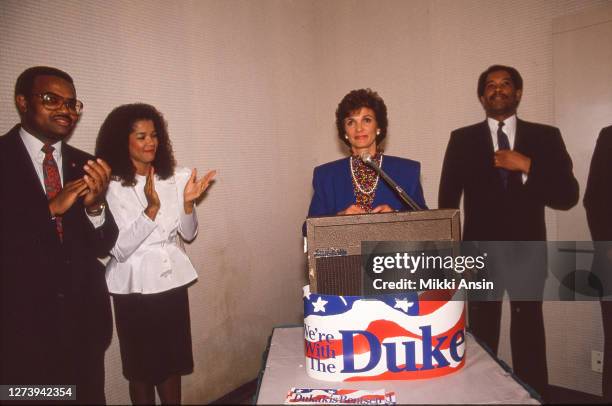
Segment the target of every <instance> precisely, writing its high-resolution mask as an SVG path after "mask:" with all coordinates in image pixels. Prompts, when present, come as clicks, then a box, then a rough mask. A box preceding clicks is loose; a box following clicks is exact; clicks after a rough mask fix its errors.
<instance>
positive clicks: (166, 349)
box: [113, 287, 193, 385]
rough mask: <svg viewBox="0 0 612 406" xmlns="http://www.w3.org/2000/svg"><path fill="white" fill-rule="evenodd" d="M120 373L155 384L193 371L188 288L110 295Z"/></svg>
mask: <svg viewBox="0 0 612 406" xmlns="http://www.w3.org/2000/svg"><path fill="white" fill-rule="evenodd" d="M113 304H114V308H115V321H116V324H117V335H118V336H119V349H120V350H121V363H122V364H123V375H124V376H125V377H126V378H127V379H128V380H130V381H138V382H145V383H149V384H153V385H157V384H159V383H161V382H163V381H164V380H166V379H167V378H168V377H169V376H170V375H187V374H190V373H191V372H193V353H192V350H191V326H190V324H191V323H190V320H189V299H188V297H187V287H180V288H177V289H173V290H169V291H167V292H161V293H154V294H147V295H143V294H140V293H133V294H129V295H117V294H115V295H113Z"/></svg>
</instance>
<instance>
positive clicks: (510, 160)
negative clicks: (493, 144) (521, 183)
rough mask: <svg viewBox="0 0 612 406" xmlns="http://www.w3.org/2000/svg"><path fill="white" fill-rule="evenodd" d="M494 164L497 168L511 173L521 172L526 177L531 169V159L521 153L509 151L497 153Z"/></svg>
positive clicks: (503, 150)
mask: <svg viewBox="0 0 612 406" xmlns="http://www.w3.org/2000/svg"><path fill="white" fill-rule="evenodd" d="M493 163H494V166H495V167H496V168H503V169H507V170H509V171H521V172H523V173H524V174H525V175H528V174H529V170H530V169H531V158H529V157H526V156H525V155H523V154H521V153H520V152H516V151H512V150H509V149H500V150H498V151H495V157H494V160H493Z"/></svg>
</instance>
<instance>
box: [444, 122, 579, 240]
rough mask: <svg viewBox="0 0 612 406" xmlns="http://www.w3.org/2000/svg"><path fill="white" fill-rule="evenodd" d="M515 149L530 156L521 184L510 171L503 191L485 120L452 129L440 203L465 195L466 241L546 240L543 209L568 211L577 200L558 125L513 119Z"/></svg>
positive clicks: (449, 203) (451, 203)
mask: <svg viewBox="0 0 612 406" xmlns="http://www.w3.org/2000/svg"><path fill="white" fill-rule="evenodd" d="M514 150H515V151H518V152H520V153H522V154H523V155H526V156H527V157H529V158H531V169H530V173H529V176H528V178H527V181H526V182H525V184H522V182H521V175H520V173H519V172H513V173H512V175H511V176H510V179H509V182H508V188H507V189H505V188H504V187H503V184H502V180H501V176H500V174H499V171H498V170H497V169H496V168H494V167H493V154H494V151H493V142H492V140H491V133H490V131H489V127H488V125H487V122H486V121H483V122H481V123H478V124H475V125H471V126H469V127H464V128H460V129H458V130H455V131H453V132H452V133H451V136H450V141H449V143H448V147H447V149H446V155H445V157H444V165H443V167H442V175H441V179H440V190H439V194H438V205H439V207H440V208H459V202H460V199H461V195H462V194H463V199H464V202H463V207H464V222H465V225H464V234H463V239H464V240H473V241H485V240H489V241H529V240H542V241H543V240H546V225H545V222H544V207H546V206H548V207H551V208H554V209H560V210H567V209H569V208H571V207H572V206H574V205H575V204H576V203H577V201H578V182H577V181H576V178H574V175H573V172H572V160H571V158H570V157H569V155H568V153H567V151H566V149H565V144H564V143H563V139H562V138H561V133H560V132H559V130H558V129H557V128H554V127H550V126H547V125H542V124H535V123H529V122H526V121H523V120H517V124H516V137H515V141H514Z"/></svg>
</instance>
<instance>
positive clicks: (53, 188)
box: [42, 144, 64, 241]
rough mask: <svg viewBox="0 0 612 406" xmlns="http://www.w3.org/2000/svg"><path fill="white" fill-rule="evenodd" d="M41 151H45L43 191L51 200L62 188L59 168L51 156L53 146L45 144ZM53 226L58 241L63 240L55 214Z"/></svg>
mask: <svg viewBox="0 0 612 406" xmlns="http://www.w3.org/2000/svg"><path fill="white" fill-rule="evenodd" d="M42 151H43V152H44V153H45V159H43V174H44V178H45V192H46V193H47V199H49V200H51V199H53V198H54V197H55V196H57V194H58V193H59V192H60V190H62V180H61V178H60V174H59V169H58V168H57V162H55V158H53V151H55V148H53V147H52V146H51V145H48V144H45V145H43V147H42ZM55 228H56V230H57V235H58V236H59V239H60V241H63V240H64V227H63V226H62V218H61V217H60V216H55Z"/></svg>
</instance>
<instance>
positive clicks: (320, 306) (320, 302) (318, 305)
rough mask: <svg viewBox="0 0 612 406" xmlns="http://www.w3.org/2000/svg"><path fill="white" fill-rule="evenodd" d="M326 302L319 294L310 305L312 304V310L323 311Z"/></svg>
mask: <svg viewBox="0 0 612 406" xmlns="http://www.w3.org/2000/svg"><path fill="white" fill-rule="evenodd" d="M326 304H327V300H323V298H322V297H321V296H319V298H318V299H317V301H316V302H314V303H313V304H312V305H313V306H314V312H315V313H316V312H323V313H325V305H326Z"/></svg>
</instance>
